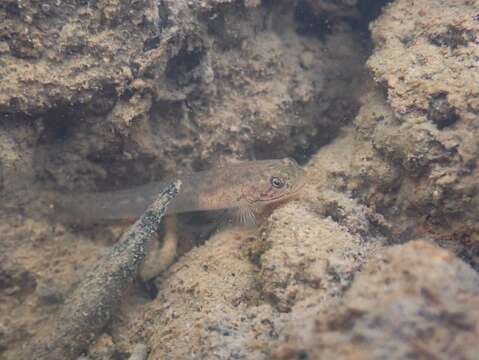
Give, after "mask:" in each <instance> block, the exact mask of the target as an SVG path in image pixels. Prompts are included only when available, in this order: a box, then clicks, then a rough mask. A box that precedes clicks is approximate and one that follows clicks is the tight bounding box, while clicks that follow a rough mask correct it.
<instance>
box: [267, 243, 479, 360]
mask: <svg viewBox="0 0 479 360" xmlns="http://www.w3.org/2000/svg"><path fill="white" fill-rule="evenodd" d="M478 280H479V277H478V275H477V272H475V271H474V270H473V269H472V268H471V267H470V266H468V265H467V264H464V263H463V262H462V261H461V260H459V259H458V258H457V257H456V256H454V255H453V254H452V253H450V252H448V251H445V250H444V249H441V248H439V247H438V246H436V245H434V244H433V243H431V242H427V241H424V240H416V241H411V242H409V243H408V244H405V245H397V246H393V247H391V248H388V249H386V250H384V251H381V252H379V253H378V254H376V255H375V256H374V258H372V259H371V260H370V261H369V262H368V264H367V265H366V266H365V267H364V268H363V270H362V272H361V273H360V274H359V276H358V277H357V278H356V279H355V281H354V282H353V285H352V286H351V288H350V289H349V290H348V292H347V293H346V294H345V296H344V297H343V299H342V300H341V302H340V304H339V305H337V306H331V307H330V308H329V309H328V310H327V311H326V312H324V313H321V314H320V315H319V316H318V315H316V316H313V317H310V318H309V319H307V320H306V321H305V323H303V324H302V326H303V327H307V328H311V329H313V330H312V331H311V334H309V338H308V339H307V340H306V341H302V342H299V343H293V342H290V343H287V344H285V345H283V346H282V347H280V348H279V349H277V351H276V352H275V358H278V359H296V358H297V357H295V356H294V355H296V354H298V353H301V354H303V357H304V358H312V359H318V358H323V357H324V358H328V359H383V358H388V359H405V358H419V359H451V358H455V359H475V358H476V356H477V352H478V351H479V345H478V344H477V341H476V339H477V336H478V332H479V327H478V322H479V287H478ZM297 331H298V327H296V328H292V329H289V332H290V334H291V335H292V336H291V337H292V338H294V335H295V334H296V332H297Z"/></svg>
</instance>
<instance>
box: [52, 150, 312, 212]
mask: <svg viewBox="0 0 479 360" xmlns="http://www.w3.org/2000/svg"><path fill="white" fill-rule="evenodd" d="M179 178H180V180H181V181H182V183H183V185H182V189H181V191H180V193H179V194H178V195H177V197H176V198H175V200H174V201H173V202H172V203H171V204H170V205H169V207H168V210H167V214H176V213H183V212H190V211H207V210H221V209H235V208H238V209H241V208H248V209H250V210H251V211H253V212H257V211H259V210H260V209H262V208H264V207H266V206H269V205H271V204H273V203H275V202H283V201H285V200H287V199H288V198H290V197H292V196H293V195H294V194H296V193H297V192H298V190H299V189H300V188H301V187H302V185H303V184H304V171H303V169H301V167H300V166H299V165H298V164H297V163H296V162H295V161H294V160H292V159H289V158H285V159H276V160H257V161H247V162H241V163H237V164H232V165H226V166H223V167H218V168H213V169H211V170H206V171H200V172H196V173H193V174H191V175H187V176H180V177H179ZM273 179H274V180H273ZM168 182H169V181H161V182H154V183H150V184H146V185H142V186H139V187H135V188H131V189H126V190H120V191H113V192H99V193H87V194H81V195H76V196H72V197H66V198H64V199H63V200H61V203H62V204H61V205H62V207H63V208H64V210H66V211H71V212H73V213H74V214H75V215H77V216H80V217H83V218H87V219H97V220H102V219H103V220H114V219H133V218H137V217H139V216H140V215H141V214H142V213H143V211H144V210H145V209H146V208H147V207H148V205H149V204H150V203H151V202H152V201H153V199H154V197H155V196H156V195H157V194H158V193H159V192H160V191H161V189H162V188H164V186H165V185H166V184H167V183H168ZM275 185H276V186H275Z"/></svg>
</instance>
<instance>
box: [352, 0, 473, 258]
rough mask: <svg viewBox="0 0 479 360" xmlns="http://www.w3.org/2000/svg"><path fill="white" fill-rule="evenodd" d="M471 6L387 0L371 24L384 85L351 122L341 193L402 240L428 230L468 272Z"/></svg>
mask: <svg viewBox="0 0 479 360" xmlns="http://www.w3.org/2000/svg"><path fill="white" fill-rule="evenodd" d="M478 11H479V4H478V3H477V2H459V1H457V2H456V1H453V2H452V3H451V2H449V1H439V0H438V1H433V2H431V1H416V2H414V6H411V4H410V2H408V1H395V2H394V3H392V4H391V5H390V6H388V7H387V8H386V9H385V10H384V11H383V14H382V16H381V17H379V18H378V19H377V20H376V21H375V22H374V23H373V24H372V26H371V32H372V39H373V42H374V45H375V51H374V53H373V55H372V56H371V57H370V58H369V60H368V66H369V68H370V69H371V71H372V72H373V75H374V77H375V80H376V81H377V82H378V83H379V84H380V85H381V86H382V87H383V88H384V89H385V91H386V93H387V96H384V95H383V93H384V92H383V91H381V90H379V91H371V92H370V93H369V94H368V95H367V96H365V97H364V99H363V102H364V105H363V107H362V108H361V111H360V113H359V115H358V117H357V118H356V126H357V149H356V151H355V154H356V156H355V158H354V160H353V171H352V173H353V174H354V177H355V180H354V182H353V183H352V184H351V186H350V189H351V190H352V191H354V192H356V193H357V194H358V196H360V197H361V198H363V199H364V201H365V202H366V203H367V204H368V205H373V206H375V208H376V209H377V210H379V211H380V212H381V213H383V214H384V215H385V216H387V218H388V219H390V220H391V222H392V223H393V224H394V225H395V231H396V234H397V235H398V236H399V237H402V239H403V240H407V239H408V238H411V237H413V236H423V235H424V234H431V235H432V237H434V238H436V239H437V240H438V241H440V242H442V243H444V244H447V245H448V246H450V247H452V248H455V250H456V251H457V252H458V253H460V254H461V255H462V256H463V257H464V258H465V259H466V260H468V261H469V262H471V263H472V264H474V265H475V266H477V264H478V254H479V228H478V224H479V189H478V184H479V167H478V165H479V128H478V126H477V119H478V115H479V112H478V109H479V108H478V103H477V98H478V89H477V83H478V81H479V71H478V70H479V68H478V62H477V57H478V55H479V46H478V44H479V38H478V34H479V21H478V19H477V14H478Z"/></svg>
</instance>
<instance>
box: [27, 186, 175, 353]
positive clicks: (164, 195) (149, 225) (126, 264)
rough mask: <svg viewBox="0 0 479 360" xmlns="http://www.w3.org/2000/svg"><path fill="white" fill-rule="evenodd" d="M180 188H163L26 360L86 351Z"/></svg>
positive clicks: (67, 304)
mask: <svg viewBox="0 0 479 360" xmlns="http://www.w3.org/2000/svg"><path fill="white" fill-rule="evenodd" d="M180 186H181V182H180V181H176V182H174V183H172V184H171V185H169V186H167V187H166V188H165V189H164V190H163V191H162V192H161V193H160V194H159V195H158V197H157V198H156V200H155V201H154V202H153V204H152V205H151V206H150V207H149V208H148V209H147V210H146V211H145V213H144V214H143V215H142V216H141V217H140V218H139V219H138V220H137V221H136V223H135V224H134V225H133V226H132V227H131V228H130V229H129V230H128V231H127V232H126V233H125V234H124V235H123V236H122V238H121V240H120V241H119V242H118V243H117V244H116V245H114V246H113V248H112V249H111V251H109V253H108V254H107V255H106V256H105V257H104V258H103V259H102V260H101V261H100V263H99V264H98V265H97V266H96V267H95V268H94V269H93V270H92V271H90V272H89V273H88V274H87V275H86V277H85V279H84V280H83V281H82V282H81V283H80V285H79V286H78V288H77V289H76V290H75V291H74V292H73V294H72V296H71V298H70V300H69V301H68V302H67V303H66V304H65V306H64V308H63V309H62V311H61V312H60V314H59V317H58V318H57V319H56V322H55V324H54V326H53V328H52V329H49V330H46V331H48V332H49V333H50V335H47V336H46V337H45V338H44V339H42V341H40V342H39V343H37V344H35V345H34V346H33V347H32V349H31V353H30V356H29V357H28V358H30V359H49V360H50V359H72V358H74V357H75V356H78V355H79V354H80V353H81V352H82V351H84V350H85V349H87V347H88V345H89V344H90V343H91V342H92V341H93V340H94V339H95V338H96V336H97V335H98V334H99V332H100V331H101V330H102V329H103V328H104V326H105V325H106V324H107V323H108V321H109V320H110V319H111V317H112V315H113V314H114V313H115V311H116V310H117V308H118V306H119V304H120V301H121V299H122V296H123V294H124V292H125V290H126V289H127V288H128V286H129V285H130V284H131V283H132V282H133V280H134V279H135V277H136V276H137V274H138V272H139V268H140V266H141V264H142V263H143V260H144V258H145V255H146V254H145V251H146V250H145V249H146V243H147V241H148V240H149V239H150V238H151V237H152V236H153V235H154V234H155V233H156V232H157V231H158V229H159V226H160V221H161V219H162V217H163V215H164V214H165V212H166V208H167V206H168V204H169V203H170V202H171V200H173V198H174V197H175V196H176V194H177V193H178V191H179V189H180Z"/></svg>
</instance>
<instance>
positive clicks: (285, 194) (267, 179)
mask: <svg viewBox="0 0 479 360" xmlns="http://www.w3.org/2000/svg"><path fill="white" fill-rule="evenodd" d="M251 178H252V179H253V181H252V182H250V183H249V184H248V186H247V187H246V188H245V189H244V193H243V196H244V197H245V198H246V199H247V201H248V203H249V204H250V205H253V206H266V205H269V204H270V203H274V202H282V201H284V200H286V199H289V198H291V197H292V196H293V195H295V194H296V193H297V192H298V191H299V190H300V189H301V188H302V187H303V185H304V184H305V173H304V170H303V169H302V168H301V167H300V166H299V165H298V163H297V162H296V161H295V160H293V159H290V158H285V159H278V160H263V161H262V162H261V164H260V165H259V166H258V167H257V169H256V171H255V173H254V174H251Z"/></svg>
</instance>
